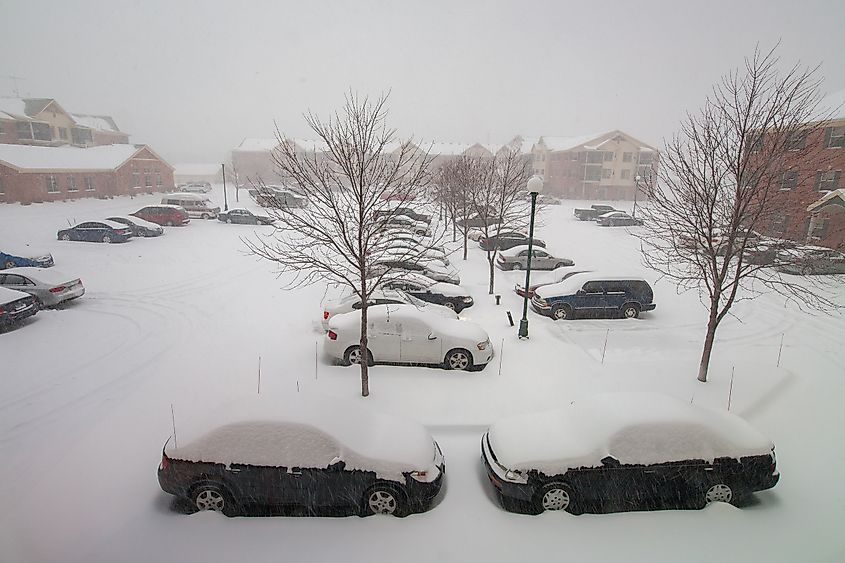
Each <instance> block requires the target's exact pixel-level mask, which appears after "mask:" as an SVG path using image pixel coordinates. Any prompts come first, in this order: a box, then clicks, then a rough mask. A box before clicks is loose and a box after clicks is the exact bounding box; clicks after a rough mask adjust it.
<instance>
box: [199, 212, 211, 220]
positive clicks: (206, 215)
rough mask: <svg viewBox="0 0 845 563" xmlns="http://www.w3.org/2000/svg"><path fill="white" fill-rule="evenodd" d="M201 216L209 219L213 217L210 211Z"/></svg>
mask: <svg viewBox="0 0 845 563" xmlns="http://www.w3.org/2000/svg"><path fill="white" fill-rule="evenodd" d="M201 218H203V219H206V220H208V219H210V218H211V216H210V215H209V214H208V213H203V214H202V215H201Z"/></svg>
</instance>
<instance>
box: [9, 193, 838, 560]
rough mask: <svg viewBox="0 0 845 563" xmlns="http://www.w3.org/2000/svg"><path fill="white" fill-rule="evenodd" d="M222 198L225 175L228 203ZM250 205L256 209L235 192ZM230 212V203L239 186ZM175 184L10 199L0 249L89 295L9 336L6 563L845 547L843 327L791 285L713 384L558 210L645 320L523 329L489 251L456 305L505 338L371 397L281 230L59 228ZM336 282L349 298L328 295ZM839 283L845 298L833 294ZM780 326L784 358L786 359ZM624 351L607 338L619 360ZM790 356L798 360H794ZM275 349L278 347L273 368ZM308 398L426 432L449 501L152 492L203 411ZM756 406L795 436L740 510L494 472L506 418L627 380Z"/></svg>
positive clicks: (801, 553)
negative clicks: (40, 252) (579, 503)
mask: <svg viewBox="0 0 845 563" xmlns="http://www.w3.org/2000/svg"><path fill="white" fill-rule="evenodd" d="M210 195H211V197H212V199H213V200H214V201H215V202H216V203H218V204H220V205H221V207H222V204H223V196H222V191H221V188H220V187H219V186H217V187H216V188H215V190H214V192H212V194H210ZM241 196H242V197H241V203H240V204H235V205H246V206H247V207H249V208H250V209H256V207H255V206H254V205H251V204H250V202H246V203H244V201H245V200H246V199H247V196H246V194H245V193H242V194H241ZM229 198H230V203H234V202H232V199H233V197H232V194H231V192H230V194H229ZM159 200H160V196H155V195H153V196H141V197H136V198H134V199H130V198H120V199H113V200H105V201H102V200H88V201H77V202H66V203H51V204H38V205H32V206H27V207H22V206H18V205H0V245H5V244H7V243H8V244H10V245H13V246H15V247H22V246H23V245H24V244H25V243H32V244H33V245H36V246H38V247H40V248H46V249H49V250H50V251H51V252H52V253H53V255H54V257H55V259H56V268H58V269H60V271H63V272H66V273H68V274H70V275H78V276H80V277H81V278H82V280H83V282H84V283H85V287H86V294H85V296H84V297H82V298H81V299H78V300H76V301H75V302H73V303H70V304H68V305H66V306H64V307H63V308H62V309H61V310H48V311H42V312H39V313H38V315H36V316H35V317H33V318H31V319H29V320H28V321H27V322H25V323H24V324H23V326H21V327H19V328H17V329H15V330H12V331H10V332H7V333H4V334H0V358H2V362H0V366H2V367H0V374H2V375H0V443H2V450H3V464H2V469H0V506H2V507H3V509H2V512H1V513H0V560H3V561H13V562H18V561H24V562H26V561H62V562H72V561H85V562H90V561H103V562H106V561H108V562H111V561H201V560H202V561H209V560H211V561H241V560H244V559H246V558H249V559H250V560H253V561H279V560H283V561H284V560H292V561H293V560H297V561H301V560H307V561H327V560H335V561H340V560H343V561H364V560H368V561H369V560H373V559H375V560H391V561H426V562H429V561H432V560H438V561H461V562H463V561H475V560H485V561H528V560H540V559H549V558H553V559H567V560H573V561H609V560H623V559H624V560H629V561H645V560H647V561H681V560H683V561H708V562H709V561H712V560H714V559H718V560H719V561H756V560H766V561H784V562H787V561H788V562H793V561H834V560H842V558H843V557H845V536H843V535H842V534H841V522H843V521H845V485H843V484H842V479H841V476H842V475H843V474H845V471H844V470H845V441H843V439H842V430H841V428H842V426H843V423H845V415H843V409H842V408H841V401H842V397H843V396H845V379H843V377H842V374H843V373H845V352H844V351H843V346H842V337H843V335H845V330H843V329H845V320H843V318H842V317H841V316H839V315H837V316H823V315H818V314H816V315H813V314H809V313H805V312H801V311H799V310H798V309H797V307H795V306H794V305H791V304H784V302H783V300H782V299H781V298H778V297H776V296H764V297H762V298H759V299H756V300H754V301H746V302H741V303H739V304H737V305H736V307H735V311H734V312H735V316H732V317H729V318H727V319H726V320H725V321H724V323H723V326H722V327H721V328H720V330H719V334H718V336H717V344H716V346H717V347H716V351H715V353H714V361H713V364H712V369H711V372H710V379H711V381H710V382H709V383H707V384H700V383H698V382H697V381H696V379H695V376H696V373H697V364H698V359H699V353H700V345H701V342H702V339H703V331H704V325H705V321H706V316H705V312H704V309H703V307H702V305H701V304H700V302H699V300H698V297H697V296H696V295H694V294H690V293H685V294H682V295H677V294H676V291H675V288H674V287H673V286H672V285H671V284H669V283H667V281H666V280H656V279H655V275H654V274H653V273H651V272H648V271H647V270H644V269H643V268H642V267H641V265H640V258H639V254H638V244H637V241H636V239H635V238H634V237H632V236H631V235H630V234H628V232H627V229H625V228H599V227H597V226H595V224H594V223H592V222H580V221H577V220H575V219H574V218H573V216H572V208H573V207H579V206H583V205H582V204H583V202H568V204H567V205H563V206H549V208H548V209H547V210H546V211H545V212H544V213H545V214H544V217H543V218H542V219H543V221H542V225H541V226H540V227H539V228H538V232H537V236H538V237H539V238H542V239H544V240H546V241H547V242H548V243H549V244H550V245H551V246H553V247H554V248H555V249H557V251H559V252H560V253H561V255H563V256H567V257H571V258H573V259H574V260H575V261H576V264H577V266H578V268H579V269H580V268H584V269H602V270H605V271H618V272H624V273H626V274H628V273H637V272H639V273H641V274H642V275H643V277H645V279H647V280H649V281H650V282H654V283H653V287H654V289H655V302H656V303H657V309H656V310H655V311H654V312H652V313H647V314H644V315H643V316H642V318H641V319H639V320H578V321H571V322H563V321H559V322H553V321H552V320H551V319H547V318H544V317H540V316H538V315H535V314H533V313H531V312H530V311H529V319H530V334H531V339H530V340H529V341H522V342H520V341H518V340H517V338H516V328H515V327H510V326H509V324H508V322H507V317H506V314H505V312H506V311H511V312H512V313H513V316H514V317H515V318H516V319H518V318H519V316H520V314H521V310H522V302H521V300H520V299H519V298H518V297H517V296H516V295H515V294H514V293H513V291H512V288H513V286H514V284H515V283H522V282H523V281H524V273H519V272H501V271H497V272H496V275H497V282H496V287H497V293H501V295H502V305H500V306H498V307H497V306H495V305H494V300H493V298H492V297H491V296H488V295H486V287H487V280H486V273H487V263H486V260H485V257H484V253H483V252H482V251H480V250H479V249H478V248H477V246H476V245H473V244H471V248H470V253H469V259H468V261H467V262H463V261H462V260H461V259H460V255H459V254H457V255H453V259H452V262H453V264H455V265H456V266H457V267H458V268H459V269H460V271H461V279H462V283H463V285H464V286H465V287H466V288H468V289H469V290H470V291H471V292H472V295H473V297H474V298H475V305H474V306H473V307H471V308H469V309H467V310H465V311H463V312H462V313H461V316H462V317H465V318H468V319H470V320H473V321H475V322H477V323H479V324H480V325H481V326H482V327H484V329H485V330H486V331H487V332H488V333H489V334H490V337H491V340H492V342H493V345H494V347H495V349H496V356H495V358H494V360H493V362H492V363H491V364H490V365H488V366H487V367H486V368H485V369H484V370H483V371H481V372H475V373H455V372H447V371H443V370H439V369H432V368H409V367H398V366H376V367H375V368H373V369H372V370H371V381H370V387H371V392H372V395H371V396H370V397H369V398H368V399H362V398H359V397H357V394H358V393H359V390H360V381H359V379H358V373H357V371H356V370H355V368H344V367H340V366H333V365H330V364H329V363H327V362H326V360H325V359H323V357H322V355H321V354H320V353H319V346H320V342H321V340H322V338H323V336H322V334H321V329H320V315H321V312H322V308H321V301H322V300H323V299H324V298H327V297H330V296H331V295H327V292H326V288H324V287H320V286H312V287H307V288H302V289H297V290H289V291H287V290H282V289H281V288H282V287H283V286H284V285H285V280H284V279H278V278H276V277H275V275H274V272H273V268H272V265H271V264H268V263H266V262H262V261H260V260H257V259H256V258H255V257H253V256H249V255H247V254H245V253H244V246H243V243H242V242H241V240H240V237H241V236H250V235H251V233H254V232H261V233H267V232H269V231H270V227H252V226H240V225H226V224H223V223H220V222H218V221H202V220H198V219H194V220H192V222H191V224H190V225H188V226H187V227H184V228H180V227H173V228H167V229H166V231H167V232H166V234H165V235H164V236H163V237H158V238H154V239H136V240H132V241H130V242H128V243H126V244H112V245H103V244H96V243H82V242H60V241H56V240H55V233H56V231H57V230H58V229H60V228H64V227H65V226H67V224H68V221H70V222H71V223H73V222H74V219H75V218H81V217H107V216H110V215H114V214H126V213H129V212H132V211H135V210H136V209H138V208H140V207H141V206H142V205H145V204H152V203H157V202H158V201H159ZM329 294H331V292H329ZM843 294H845V290H843V289H842V288H840V290H839V296H838V298H839V299H840V301H841V300H842V299H843ZM781 338H783V349H782V351H780V350H779V348H780V342H781ZM605 342H606V343H607V344H606V350H603V348H604V346H605ZM779 354H780V367H776V366H777V363H778V356H779ZM259 359H260V360H259ZM259 361H260V365H261V379H260V389H261V394H262V395H265V394H267V395H270V396H286V395H290V394H295V393H297V389H301V390H305V389H317V390H319V391H320V392H321V393H325V394H328V395H336V396H341V397H347V398H349V399H350V400H354V401H359V402H361V403H363V404H365V405H369V406H371V407H372V408H374V409H378V410H379V411H382V412H387V413H394V414H401V415H403V416H407V417H412V418H414V419H416V420H418V421H420V422H422V423H423V424H425V425H427V426H428V429H429V431H430V432H431V433H432V434H433V435H434V437H435V438H436V439H437V440H438V442H439V443H440V445H441V447H442V449H443V452H444V454H445V458H446V467H447V482H446V486H445V489H446V490H445V495H443V497H442V501H441V502H440V504H439V505H438V506H436V507H435V508H434V509H433V510H432V511H430V512H428V513H425V514H420V515H415V516H411V517H408V518H405V519H395V518H382V517H373V518H366V519H359V518H357V517H349V518H292V517H274V518H234V519H229V518H225V517H223V516H220V515H217V514H196V515H192V516H186V515H183V514H180V513H178V512H175V511H173V510H171V508H170V506H171V497H170V496H169V495H166V494H165V493H163V492H162V491H161V490H160V489H159V487H158V484H157V482H156V477H155V470H156V467H157V465H158V462H159V460H160V455H161V448H162V445H163V444H164V442H165V440H166V439H167V437H168V436H169V435H170V433H171V404H172V405H173V409H174V413H175V419H176V427H177V431H178V428H179V424H180V419H182V418H183V415H185V416H187V413H190V412H196V411H197V410H202V409H207V408H208V409H210V408H214V407H215V406H216V405H218V404H220V403H221V402H224V401H227V400H229V399H232V398H237V397H240V396H248V395H251V394H255V393H256V391H257V389H258V379H259V378H258V367H259ZM731 386H732V393H731V396H730V403H731V412H733V413H736V414H739V415H740V416H742V417H744V418H745V419H747V420H748V421H749V422H750V423H751V424H753V425H754V426H755V427H756V428H757V429H758V430H760V432H761V433H763V434H764V435H765V436H767V437H768V438H771V439H772V440H773V441H774V443H775V445H776V448H777V454H778V464H779V469H780V472H781V474H782V477H781V481H780V483H779V484H778V485H777V487H775V488H774V489H773V490H770V491H765V492H762V493H758V494H757V495H755V499H754V501H753V502H752V503H751V504H750V505H749V506H746V507H745V508H743V509H737V508H734V507H732V506H728V505H713V506H710V507H708V508H707V509H705V510H702V511H665V512H655V513H645V512H630V513H619V514H609V515H584V516H579V517H573V516H570V515H568V514H559V513H548V514H543V515H540V516H538V517H530V516H521V515H516V514H510V513H507V512H504V511H503V510H502V509H501V508H500V507H499V506H498V505H497V504H496V502H495V500H494V498H493V496H492V491H491V490H490V487H489V485H488V483H487V481H486V477H485V475H484V473H483V470H482V468H481V465H480V462H479V440H480V437H481V435H482V433H483V432H484V430H485V429H486V428H487V426H488V425H489V424H490V423H492V422H493V421H494V420H496V419H499V418H502V417H504V416H507V415H511V414H518V413H522V412H530V411H537V410H543V409H549V408H555V407H559V406H561V405H563V404H566V403H568V402H569V401H571V400H574V399H577V398H579V397H585V396H589V395H592V394H595V393H598V392H604V391H615V390H635V391H660V392H663V393H667V394H670V395H673V396H675V397H678V398H681V399H683V400H686V401H689V400H693V401H694V402H695V403H696V404H701V405H708V406H712V407H717V408H726V407H727V404H728V401H729V389H730V388H731Z"/></svg>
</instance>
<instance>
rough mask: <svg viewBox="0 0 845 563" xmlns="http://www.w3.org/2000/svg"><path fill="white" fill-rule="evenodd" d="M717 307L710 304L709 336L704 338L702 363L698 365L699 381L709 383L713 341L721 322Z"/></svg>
mask: <svg viewBox="0 0 845 563" xmlns="http://www.w3.org/2000/svg"><path fill="white" fill-rule="evenodd" d="M716 308H717V305H716V304H715V303H712V302H711V303H710V319H709V320H708V321H707V335H706V336H705V337H704V350H703V351H702V352H701V363H699V364H698V380H699V381H701V382H702V383H706V382H707V370H708V369H709V368H710V354H711V353H712V352H713V341H714V340H715V339H716V328H717V327H718V326H719V320H718V317H717V315H716Z"/></svg>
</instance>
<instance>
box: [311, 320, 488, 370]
mask: <svg viewBox="0 0 845 563" xmlns="http://www.w3.org/2000/svg"><path fill="white" fill-rule="evenodd" d="M367 313H368V314H367V337H368V340H369V344H368V347H369V362H370V363H371V364H375V363H379V362H387V363H399V364H411V365H439V366H442V367H443V368H445V369H458V370H472V369H483V368H484V366H486V365H487V363H488V362H490V360H491V359H493V345H492V344H491V343H490V337H489V336H488V335H487V333H486V332H485V331H484V329H483V328H481V327H480V326H479V325H477V324H475V323H473V322H470V321H463V320H457V319H447V318H443V317H441V316H440V315H435V314H432V313H427V312H425V311H420V310H419V309H417V308H416V307H414V306H413V305H376V306H374V307H371V308H368V309H367ZM360 341H361V315H360V314H358V313H357V312H352V313H343V314H341V315H336V316H334V317H333V318H332V319H331V320H330V321H329V330H328V332H327V333H326V340H325V347H324V349H325V351H326V353H327V354H328V356H329V357H331V358H333V359H335V360H336V361H339V362H340V363H342V364H344V365H350V364H355V363H360V361H361V348H360V346H359V342H360Z"/></svg>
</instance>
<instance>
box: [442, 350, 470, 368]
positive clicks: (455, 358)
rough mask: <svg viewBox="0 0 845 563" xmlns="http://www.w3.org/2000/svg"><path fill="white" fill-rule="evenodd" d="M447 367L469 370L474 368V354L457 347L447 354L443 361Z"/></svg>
mask: <svg viewBox="0 0 845 563" xmlns="http://www.w3.org/2000/svg"><path fill="white" fill-rule="evenodd" d="M443 366H444V367H445V368H446V369H460V370H464V371H469V370H470V369H472V354H470V353H469V352H468V351H467V350H464V349H463V348H457V349H455V350H452V351H450V352H449V353H448V354H446V359H445V361H444V362H443Z"/></svg>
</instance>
